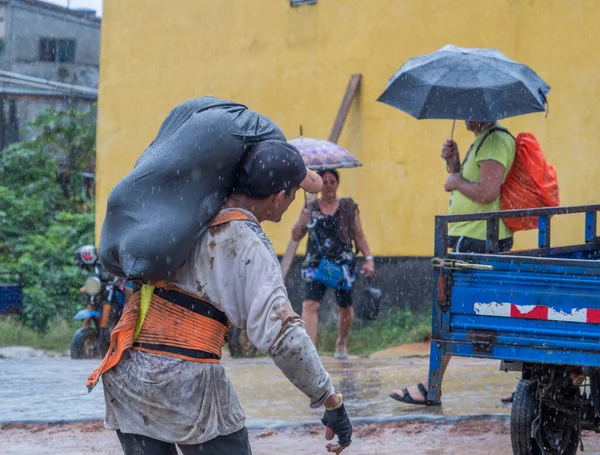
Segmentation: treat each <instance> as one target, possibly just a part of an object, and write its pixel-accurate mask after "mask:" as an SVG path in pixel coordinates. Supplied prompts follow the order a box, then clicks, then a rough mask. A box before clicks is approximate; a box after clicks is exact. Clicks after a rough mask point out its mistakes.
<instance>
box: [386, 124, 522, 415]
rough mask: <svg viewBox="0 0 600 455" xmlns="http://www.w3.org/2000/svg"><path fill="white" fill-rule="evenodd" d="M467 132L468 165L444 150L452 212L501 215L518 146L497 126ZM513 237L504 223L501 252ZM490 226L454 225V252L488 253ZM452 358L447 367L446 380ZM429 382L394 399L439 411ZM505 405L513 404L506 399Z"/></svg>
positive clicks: (451, 144) (452, 145)
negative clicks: (504, 187) (470, 137)
mask: <svg viewBox="0 0 600 455" xmlns="http://www.w3.org/2000/svg"><path fill="white" fill-rule="evenodd" d="M465 124H466V127H467V130H469V131H471V132H472V133H473V134H474V135H475V139H474V140H473V142H472V143H471V146H470V147H469V150H468V151H467V154H466V155H465V159H464V161H463V162H462V164H461V163H460V155H459V152H458V145H457V144H456V142H455V141H453V140H452V139H448V140H447V141H446V142H445V143H444V145H443V147H442V158H443V159H444V160H446V163H447V165H448V170H449V172H450V175H449V176H448V179H447V180H446V183H445V184H444V190H446V191H447V192H449V193H450V203H449V212H450V214H452V215H458V214H462V213H478V212H491V211H498V210H500V189H501V187H502V184H503V183H504V181H505V180H506V176H507V175H508V172H509V171H510V168H511V166H512V164H513V162H514V159H515V141H514V139H513V138H512V136H511V135H510V134H507V133H508V130H506V129H505V128H504V127H502V126H501V125H499V124H498V123H497V122H491V123H490V122H474V121H466V122H465ZM512 235H513V233H512V231H511V230H510V229H509V228H508V227H507V226H506V224H505V223H504V221H502V220H501V221H500V226H499V236H498V239H499V247H498V250H499V251H510V249H511V248H512V244H513V238H512ZM485 240H486V222H485V221H466V222H461V223H452V224H451V225H450V229H449V231H448V241H449V246H450V247H451V248H452V249H453V251H455V252H460V253H485ZM449 362H450V356H445V357H444V360H443V361H442V368H441V374H442V377H443V375H444V372H445V371H446V368H447V367H448V363H449ZM428 382H429V378H425V380H424V381H423V382H421V383H419V384H417V385H416V386H412V387H408V388H404V389H401V390H398V389H396V390H393V391H392V393H391V394H390V397H391V398H393V399H395V400H398V401H402V402H403V403H408V404H421V405H429V406H433V405H438V404H440V403H439V402H435V401H431V400H427V387H428V385H429V384H428ZM502 401H509V400H508V399H507V397H505V398H503V399H502Z"/></svg>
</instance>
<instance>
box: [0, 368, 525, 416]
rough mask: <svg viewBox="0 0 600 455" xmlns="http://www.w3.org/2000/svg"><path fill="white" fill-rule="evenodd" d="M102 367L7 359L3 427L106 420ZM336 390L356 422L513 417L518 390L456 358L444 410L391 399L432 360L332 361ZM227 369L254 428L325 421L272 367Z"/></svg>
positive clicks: (511, 381)
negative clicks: (506, 398) (98, 374)
mask: <svg viewBox="0 0 600 455" xmlns="http://www.w3.org/2000/svg"><path fill="white" fill-rule="evenodd" d="M98 363H99V361H98V360H71V359H68V358H60V359H56V358H37V359H0V385H1V387H0V421H3V422H8V421H29V420H35V421H57V420H78V419H103V418H104V395H103V392H102V386H101V383H100V384H99V385H98V387H96V389H94V391H93V392H92V393H90V394H88V393H87V390H86V387H85V381H86V379H87V376H88V374H89V373H90V372H91V371H92V370H93V369H94V368H96V367H97V366H98ZM324 363H325V367H326V368H327V370H328V371H329V372H330V374H331V376H332V378H333V381H334V384H335V386H336V389H337V390H338V391H340V392H341V393H343V394H344V400H345V402H346V405H347V408H348V412H349V413H350V415H351V417H353V418H361V417H379V418H386V417H394V416H402V415H411V414H412V415H416V414H420V415H422V414H436V415H439V414H441V415H462V414H508V413H509V412H510V407H508V406H505V405H502V404H501V403H500V397H501V396H503V395H505V394H507V393H509V392H511V391H512V390H513V388H514V387H515V385H516V373H508V374H506V373H503V372H500V371H498V362H496V361H487V360H478V359H465V358H455V359H453V361H452V362H451V364H450V367H449V368H448V371H447V373H446V378H445V380H444V384H443V387H444V392H445V393H444V396H443V402H444V404H443V406H442V407H435V408H426V407H423V406H410V405H405V404H402V403H398V402H397V401H394V400H392V399H390V398H388V393H389V392H390V391H391V390H392V389H394V388H399V387H406V386H409V385H412V384H415V383H416V381H418V380H420V379H422V378H423V376H424V375H425V374H426V372H427V369H428V359H427V358H408V359H351V360H349V361H343V362H340V361H335V360H333V359H330V358H329V359H328V358H325V359H324ZM223 364H224V366H225V368H226V370H227V373H228V375H229V377H230V378H231V381H232V382H233V384H234V387H235V389H236V391H237V394H238V396H239V397H240V400H241V401H242V404H243V406H244V409H245V411H246V415H247V416H248V421H247V422H248V425H254V426H262V425H267V424H271V423H284V422H298V421H317V420H319V419H320V417H321V412H322V411H320V410H314V409H310V408H309V406H308V400H307V399H306V397H304V395H303V394H302V393H301V392H300V391H298V390H297V389H296V388H295V387H293V386H292V385H291V384H290V383H289V382H288V380H287V379H286V378H285V376H284V375H283V374H282V373H281V372H280V371H279V370H278V369H277V368H276V367H275V366H274V365H273V363H272V362H271V361H270V359H266V358H265V359H257V360H249V359H245V360H233V359H226V360H225V361H224V363H223Z"/></svg>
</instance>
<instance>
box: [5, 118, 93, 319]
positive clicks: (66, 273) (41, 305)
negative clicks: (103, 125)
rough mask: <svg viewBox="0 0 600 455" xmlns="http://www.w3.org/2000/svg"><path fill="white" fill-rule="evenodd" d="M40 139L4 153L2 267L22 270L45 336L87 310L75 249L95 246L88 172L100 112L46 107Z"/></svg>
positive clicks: (31, 314) (28, 306) (28, 315)
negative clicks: (59, 323) (55, 325)
mask: <svg viewBox="0 0 600 455" xmlns="http://www.w3.org/2000/svg"><path fill="white" fill-rule="evenodd" d="M29 128H30V129H31V130H33V131H34V132H36V134H35V136H34V138H33V139H31V140H28V141H25V142H20V143H17V144H13V145H11V146H10V147H7V148H6V149H4V150H3V151H2V152H0V177H1V178H0V207H2V209H0V269H1V270H5V271H20V272H23V275H24V281H25V289H24V306H23V313H22V319H23V321H24V322H25V323H26V325H27V326H29V327H30V328H33V329H35V330H38V331H45V330H47V329H48V327H49V326H50V324H51V323H53V322H54V321H56V320H61V319H70V318H71V317H72V315H73V313H74V312H75V311H76V310H77V309H78V308H79V307H81V305H82V302H83V301H84V298H83V297H82V296H81V294H80V293H79V292H78V289H79V287H80V286H81V285H82V283H83V280H84V279H85V276H86V274H85V272H83V271H81V270H80V269H79V268H77V267H76V265H75V263H74V261H73V253H74V251H75V250H76V249H77V248H78V247H79V246H81V245H83V244H86V243H93V240H94V214H93V213H94V210H93V209H94V207H93V200H91V199H89V198H88V197H87V195H86V193H85V191H84V187H83V173H84V172H85V171H88V170H90V169H91V168H93V160H94V157H95V146H94V144H95V134H96V133H95V122H94V112H93V111H91V110H87V111H52V110H46V111H44V112H42V114H40V116H39V117H38V118H37V119H36V120H35V121H34V122H32V123H31V125H30V127H29Z"/></svg>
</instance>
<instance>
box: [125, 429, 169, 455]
mask: <svg viewBox="0 0 600 455" xmlns="http://www.w3.org/2000/svg"><path fill="white" fill-rule="evenodd" d="M117 436H118V437H119V442H120V443H121V447H122V448H123V453H124V454H125V455H177V448H176V446H175V444H171V443H169V442H163V441H159V440H158V439H153V438H149V437H147V436H141V435H139V434H129V433H121V432H120V431H119V430H117Z"/></svg>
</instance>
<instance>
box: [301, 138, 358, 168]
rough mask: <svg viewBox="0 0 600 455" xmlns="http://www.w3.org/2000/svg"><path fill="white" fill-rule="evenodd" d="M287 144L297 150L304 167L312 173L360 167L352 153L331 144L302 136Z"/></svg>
mask: <svg viewBox="0 0 600 455" xmlns="http://www.w3.org/2000/svg"><path fill="white" fill-rule="evenodd" d="M289 142H290V144H292V145H293V146H294V147H296V148H297V149H298V151H299V152H300V154H301V155H302V158H303V159H304V162H305V163H306V167H308V168H309V169H312V170H313V171H323V170H326V169H337V168H344V167H358V166H362V164H361V163H360V161H358V160H357V159H356V157H355V156H354V155H353V154H352V153H350V152H349V151H348V150H346V149H345V148H343V147H340V146H339V145H337V144H334V143H333V142H329V141H324V140H321V139H313V138H310V137H304V136H300V137H298V138H296V139H292V140H291V141H289Z"/></svg>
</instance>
